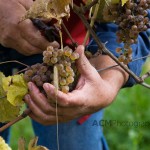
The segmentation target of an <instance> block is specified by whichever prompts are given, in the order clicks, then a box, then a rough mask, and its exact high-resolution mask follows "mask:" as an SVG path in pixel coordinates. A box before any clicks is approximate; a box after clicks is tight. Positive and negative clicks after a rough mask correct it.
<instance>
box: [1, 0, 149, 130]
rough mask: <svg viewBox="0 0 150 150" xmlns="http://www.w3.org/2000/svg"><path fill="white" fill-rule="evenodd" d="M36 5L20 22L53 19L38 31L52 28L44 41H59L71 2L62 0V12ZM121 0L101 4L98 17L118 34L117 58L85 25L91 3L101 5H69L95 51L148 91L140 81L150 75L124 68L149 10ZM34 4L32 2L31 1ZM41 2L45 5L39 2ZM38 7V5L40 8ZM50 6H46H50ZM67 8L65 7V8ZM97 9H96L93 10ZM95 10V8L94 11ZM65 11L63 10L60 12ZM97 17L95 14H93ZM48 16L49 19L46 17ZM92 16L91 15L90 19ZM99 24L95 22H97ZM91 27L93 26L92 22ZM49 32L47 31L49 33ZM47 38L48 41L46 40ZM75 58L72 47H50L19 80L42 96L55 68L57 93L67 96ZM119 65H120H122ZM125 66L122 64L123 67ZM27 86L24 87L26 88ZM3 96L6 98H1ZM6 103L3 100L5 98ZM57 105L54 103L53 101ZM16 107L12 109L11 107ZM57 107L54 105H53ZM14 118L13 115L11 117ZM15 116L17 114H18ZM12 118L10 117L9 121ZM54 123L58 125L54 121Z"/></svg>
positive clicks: (145, 3) (142, 3) (142, 2)
mask: <svg viewBox="0 0 150 150" xmlns="http://www.w3.org/2000/svg"><path fill="white" fill-rule="evenodd" d="M37 1H38V2H39V3H36V5H34V7H31V9H30V10H29V11H28V12H27V14H26V16H25V17H24V18H23V20H24V19H31V20H32V21H33V23H34V24H36V23H39V22H34V19H35V18H42V19H43V18H44V19H45V18H46V19H49V20H50V22H53V20H57V21H56V22H55V23H54V24H53V25H52V26H53V27H52V28H47V26H45V25H44V24H42V28H41V29H42V30H46V31H50V30H51V29H52V32H51V34H55V29H58V30H57V34H56V35H55V37H56V38H54V36H49V34H47V32H46V31H45V32H44V33H45V34H46V37H47V39H49V40H50V41H51V40H52V41H53V40H56V39H59V38H58V31H59V32H61V25H62V26H63V27H64V28H65V25H64V24H63V19H62V18H63V17H69V15H70V14H69V13H70V12H69V10H70V9H69V4H70V3H71V2H72V1H69V0H68V1H62V3H61V5H62V6H61V7H62V8H63V9H60V10H61V12H59V11H58V10H59V9H58V10H57V11H54V10H53V11H52V10H48V8H47V7H46V6H47V5H45V3H48V2H49V0H37ZM122 1H123V0H122ZM122 1H119V2H118V3H115V4H114V3H111V2H110V3H109V5H108V4H106V5H105V7H104V9H103V13H102V14H101V15H102V16H103V19H104V20H105V21H106V22H114V23H116V24H117V25H118V31H117V33H116V35H117V42H119V43H121V42H123V43H124V46H123V47H118V48H117V49H116V52H118V53H119V54H120V56H119V58H116V57H115V56H114V55H113V54H111V52H110V51H109V50H107V48H106V47H105V44H103V43H102V42H101V41H100V40H99V39H98V37H97V36H96V34H95V32H94V30H93V29H92V27H91V26H90V24H89V23H88V21H87V19H86V17H85V13H86V11H87V10H89V9H90V8H93V6H94V5H95V4H98V5H101V2H100V3H98V2H99V1H98V0H93V1H92V2H91V3H89V4H86V5H85V6H83V5H81V6H80V7H79V6H76V5H75V4H73V11H74V12H75V13H76V14H77V15H78V16H79V17H80V18H81V20H82V21H83V23H84V25H85V26H86V28H87V29H88V33H87V36H88V35H89V33H90V34H91V35H92V36H93V38H94V39H95V41H96V43H97V45H98V47H99V50H100V51H102V52H104V53H105V54H107V55H109V56H110V57H111V58H112V59H113V60H114V61H115V62H116V63H117V64H118V65H119V66H120V67H122V68H123V69H124V70H125V71H126V72H127V73H129V75H130V76H131V77H133V78H134V79H135V81H136V82H137V83H140V84H141V85H144V86H145V87H148V88H150V86H149V85H147V84H146V83H143V82H144V79H145V78H147V77H149V76H150V73H149V72H148V73H147V74H146V75H145V76H144V77H143V78H142V77H141V78H140V77H137V76H136V75H135V74H134V73H133V72H132V71H131V70H130V69H129V68H127V67H126V65H127V64H128V63H129V62H131V61H132V51H133V50H132V44H135V43H136V42H138V41H137V38H138V35H139V33H140V32H143V31H146V30H147V29H148V28H149V27H150V23H149V18H148V17H147V14H148V13H147V10H148V9H149V8H150V0H139V1H137V2H135V1H133V0H128V1H127V2H125V3H124V5H123V4H122ZM35 2H36V1H35ZM43 2H45V3H43ZM52 3H54V4H51V5H52V6H53V5H54V6H55V7H57V8H59V5H58V6H57V3H56V1H54V2H52ZM40 4H41V5H40ZM51 5H50V7H52V6H51ZM66 6H67V7H66ZM96 8H97V7H96ZM39 9H41V10H43V12H41V11H39ZM97 9H98V8H97ZM64 10H65V11H64ZM63 11H64V12H63ZM93 14H97V13H93ZM49 17H50V18H49ZM94 17H95V16H94ZM98 21H99V20H98ZM91 24H94V23H93V22H92V23H91ZM49 29H50V30H49ZM65 31H66V32H67V34H68V36H69V38H70V39H71V41H72V45H73V46H75V47H76V46H77V43H76V41H74V40H73V38H72V37H71V35H70V34H69V32H68V31H67V28H65ZM49 37H50V38H49ZM60 39H61V40H58V41H59V42H60V41H62V37H60ZM86 40H87V37H86V39H85V41H84V45H85V43H86ZM86 54H87V56H88V57H89V58H91V57H94V56H92V55H91V53H90V52H86ZM78 59H79V54H78V53H76V52H75V51H74V48H72V47H69V46H65V47H63V43H61V48H54V47H52V46H48V47H47V49H46V50H45V51H44V52H43V63H37V64H34V65H32V66H27V65H25V66H26V67H27V68H25V69H24V70H25V72H24V75H23V79H24V81H25V82H26V84H27V83H28V82H30V81H31V82H34V84H35V85H36V86H37V87H38V88H39V89H40V91H41V92H42V93H44V94H45V92H44V89H43V84H44V83H46V82H48V83H50V84H53V85H54V86H55V84H54V82H55V81H54V80H55V78H56V77H55V75H54V74H55V73H54V71H53V70H54V68H57V71H58V90H60V91H62V92H64V93H68V92H70V91H72V90H73V89H74V88H75V85H76V81H77V79H78V75H79V74H78V70H77V68H76V60H78ZM122 62H123V63H122ZM124 64H125V65H124ZM118 65H115V67H116V66H118ZM112 67H114V66H110V67H108V68H104V69H101V70H98V71H99V72H100V71H103V70H105V69H110V68H112ZM26 86H27V85H26ZM5 94H6V95H5ZM6 96H7V92H3V95H2V98H1V99H3V98H6ZM5 100H6V99H5ZM56 103H57V101H56ZM15 107H16V106H15ZM56 108H57V105H56ZM30 112H31V110H29V109H26V110H25V111H24V112H23V114H22V115H20V116H19V117H18V118H16V119H15V120H13V121H11V119H12V118H11V119H10V120H9V121H11V122H10V123H8V124H7V125H6V126H5V127H3V128H1V129H0V132H1V131H3V130H4V129H6V128H7V127H9V126H10V125H12V124H14V123H16V122H17V121H19V120H21V119H23V118H25V117H26V116H28V114H29V113H30ZM56 112H57V111H56ZM15 115H16V114H15ZM18 115H19V114H18ZM13 119H14V118H13ZM57 123H58V122H57Z"/></svg>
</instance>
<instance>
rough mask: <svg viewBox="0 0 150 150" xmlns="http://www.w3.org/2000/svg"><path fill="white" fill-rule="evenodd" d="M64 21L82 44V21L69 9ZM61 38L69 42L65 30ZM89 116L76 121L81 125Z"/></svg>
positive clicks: (77, 2) (83, 29) (75, 0)
mask: <svg viewBox="0 0 150 150" xmlns="http://www.w3.org/2000/svg"><path fill="white" fill-rule="evenodd" d="M74 3H76V4H77V5H79V4H80V3H81V1H78V0H74ZM64 23H65V25H66V27H67V29H68V30H69V32H70V34H71V36H72V37H73V39H74V40H75V42H77V43H78V44H82V43H83V40H84V37H85V35H86V29H85V26H84V25H83V23H82V21H81V20H80V18H79V17H78V16H77V15H76V14H75V13H74V12H72V11H71V17H70V18H69V19H68V20H65V21H64ZM63 40H64V42H65V43H66V44H71V40H70V39H69V38H68V36H67V34H66V33H65V31H64V32H63ZM89 117H90V115H86V116H83V117H81V118H80V119H79V120H78V121H77V123H78V124H80V125H81V124H83V123H84V122H85V121H86V120H87V119H88V118H89Z"/></svg>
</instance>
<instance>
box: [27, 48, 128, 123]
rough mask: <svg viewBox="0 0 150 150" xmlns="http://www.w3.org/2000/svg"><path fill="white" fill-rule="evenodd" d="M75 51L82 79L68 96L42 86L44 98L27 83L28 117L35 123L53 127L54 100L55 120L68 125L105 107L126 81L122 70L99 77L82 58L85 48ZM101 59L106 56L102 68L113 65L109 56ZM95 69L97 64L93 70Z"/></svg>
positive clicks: (36, 89) (48, 86)
mask: <svg viewBox="0 0 150 150" xmlns="http://www.w3.org/2000/svg"><path fill="white" fill-rule="evenodd" d="M76 51H77V52H78V53H79V54H80V58H79V60H78V61H77V68H78V70H79V72H80V74H81V76H80V79H79V81H78V83H77V86H76V89H75V90H73V91H72V92H69V93H67V94H65V93H63V92H61V91H58V92H57V95H56V92H55V87H54V86H53V85H51V84H49V83H45V84H44V85H43V88H44V90H45V92H46V94H47V97H46V96H45V95H43V94H42V93H41V92H40V91H39V89H38V88H37V87H36V86H35V85H34V84H33V83H31V82H30V83H29V84H28V85H29V91H30V92H29V94H28V95H26V96H25V102H26V103H27V105H28V107H29V108H30V109H31V111H32V112H31V113H30V115H29V116H30V117H31V118H32V119H34V120H36V121H37V122H39V123H41V124H44V125H50V124H56V106H55V104H54V103H56V97H57V103H58V120H59V122H68V121H70V120H73V119H75V118H78V117H81V116H83V115H87V114H92V113H94V112H96V111H99V110H100V109H102V108H104V107H106V106H108V105H109V104H110V103H111V102H112V101H113V99H114V98H115V96H116V95H117V93H118V91H119V89H120V88H121V87H122V85H123V84H124V81H125V80H126V79H124V75H123V74H122V70H121V69H120V70H121V71H120V70H119V69H118V70H117V69H114V70H113V69H112V70H111V69H110V70H109V71H108V72H107V71H106V72H104V73H102V74H101V75H100V74H99V73H98V72H97V71H96V69H95V68H94V67H93V66H92V65H91V64H90V62H89V61H88V60H87V58H86V57H85V55H84V47H83V46H79V47H78V48H77V50H76ZM100 57H103V56H100ZM104 57H106V58H102V60H104V61H103V63H104V66H105V65H106V64H107V65H110V64H111V65H112V64H115V63H114V61H112V60H111V59H110V58H108V56H104ZM98 60H99V59H98ZM100 60H101V59H100ZM105 61H106V62H105ZM92 63H93V64H97V63H98V62H97V60H94V61H92ZM103 63H101V64H103ZM107 65H106V66H107ZM98 66H99V67H103V65H98ZM98 66H97V65H96V67H98ZM116 79H117V80H118V81H116Z"/></svg>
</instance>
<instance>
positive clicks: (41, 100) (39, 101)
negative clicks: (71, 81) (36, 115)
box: [28, 82, 56, 114]
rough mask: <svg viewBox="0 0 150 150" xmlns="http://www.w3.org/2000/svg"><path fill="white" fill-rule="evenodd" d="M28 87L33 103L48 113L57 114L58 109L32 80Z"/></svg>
mask: <svg viewBox="0 0 150 150" xmlns="http://www.w3.org/2000/svg"><path fill="white" fill-rule="evenodd" d="M28 88H29V92H30V98H31V99H32V101H33V103H34V104H36V106H37V107H38V108H39V109H41V110H42V112H44V113H46V114H49V113H50V114H51V113H53V114H55V112H56V110H55V108H54V107H53V106H51V104H50V103H49V102H48V101H47V98H46V97H45V96H44V95H43V94H42V93H41V92H40V91H39V89H38V88H37V87H36V86H35V85H34V84H33V83H31V82H29V83H28Z"/></svg>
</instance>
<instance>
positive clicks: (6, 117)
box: [0, 72, 20, 150]
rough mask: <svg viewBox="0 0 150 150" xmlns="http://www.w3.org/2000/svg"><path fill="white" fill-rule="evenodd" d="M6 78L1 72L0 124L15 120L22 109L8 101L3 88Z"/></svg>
mask: <svg viewBox="0 0 150 150" xmlns="http://www.w3.org/2000/svg"><path fill="white" fill-rule="evenodd" d="M4 77H5V76H4V75H3V73H1V72H0V97H1V99H0V122H8V121H11V120H13V119H15V118H16V117H17V116H18V115H19V112H20V107H17V106H13V105H12V104H10V102H9V101H7V97H6V93H5V91H4V89H3V87H2V79H3V78H4ZM0 150H1V149H0Z"/></svg>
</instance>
